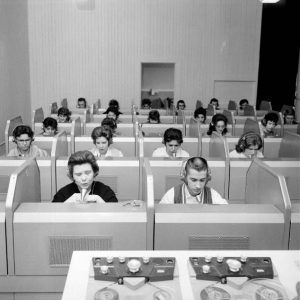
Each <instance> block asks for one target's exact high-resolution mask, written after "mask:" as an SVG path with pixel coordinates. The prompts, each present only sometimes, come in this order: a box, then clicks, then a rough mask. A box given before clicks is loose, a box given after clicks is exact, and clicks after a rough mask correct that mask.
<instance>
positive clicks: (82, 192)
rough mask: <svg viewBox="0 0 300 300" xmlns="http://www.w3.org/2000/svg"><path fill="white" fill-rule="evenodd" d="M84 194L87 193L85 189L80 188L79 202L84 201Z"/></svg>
mask: <svg viewBox="0 0 300 300" xmlns="http://www.w3.org/2000/svg"><path fill="white" fill-rule="evenodd" d="M86 194H87V189H82V190H81V202H85V201H84V198H85V196H86Z"/></svg>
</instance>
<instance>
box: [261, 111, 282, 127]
mask: <svg viewBox="0 0 300 300" xmlns="http://www.w3.org/2000/svg"><path fill="white" fill-rule="evenodd" d="M278 120H279V117H278V114H277V113H275V112H269V113H267V114H266V115H265V116H264V118H263V119H262V121H261V122H262V124H263V125H264V126H266V125H267V123H268V121H271V122H274V123H275V125H277V123H278Z"/></svg>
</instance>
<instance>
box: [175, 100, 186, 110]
mask: <svg viewBox="0 0 300 300" xmlns="http://www.w3.org/2000/svg"><path fill="white" fill-rule="evenodd" d="M176 109H177V110H185V102H184V100H178V101H177V104H176Z"/></svg>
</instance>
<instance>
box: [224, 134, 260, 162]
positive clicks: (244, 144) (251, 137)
mask: <svg viewBox="0 0 300 300" xmlns="http://www.w3.org/2000/svg"><path fill="white" fill-rule="evenodd" d="M262 146H263V142H262V139H261V137H260V136H259V135H258V134H257V133H255V132H252V131H249V132H246V133H244V134H243V135H242V136H241V137H240V139H239V140H238V143H237V145H236V146H235V150H233V151H231V152H230V153H229V157H231V158H253V157H258V158H263V157H264V155H263V154H262V152H261V149H262Z"/></svg>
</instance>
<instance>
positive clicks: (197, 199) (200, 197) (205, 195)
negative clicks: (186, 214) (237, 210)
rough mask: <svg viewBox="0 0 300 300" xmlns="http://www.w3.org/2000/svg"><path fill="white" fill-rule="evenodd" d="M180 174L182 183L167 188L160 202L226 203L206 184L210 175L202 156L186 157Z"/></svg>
mask: <svg viewBox="0 0 300 300" xmlns="http://www.w3.org/2000/svg"><path fill="white" fill-rule="evenodd" d="M180 176H181V179H182V181H183V183H182V184H180V185H178V186H175V187H173V188H171V189H170V190H168V191H167V192H166V194H165V195H164V196H163V198H162V199H161V201H160V204H228V203H227V201H226V200H225V199H223V198H222V197H221V195H220V194H219V193H218V192H217V191H215V190H214V189H212V188H209V187H207V186H206V185H207V183H208V181H209V180H210V179H211V177H210V170H209V168H208V165H207V161H206V160H205V159H204V158H202V157H192V158H190V159H188V160H187V162H186V163H185V165H183V167H182V171H181V174H180Z"/></svg>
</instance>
